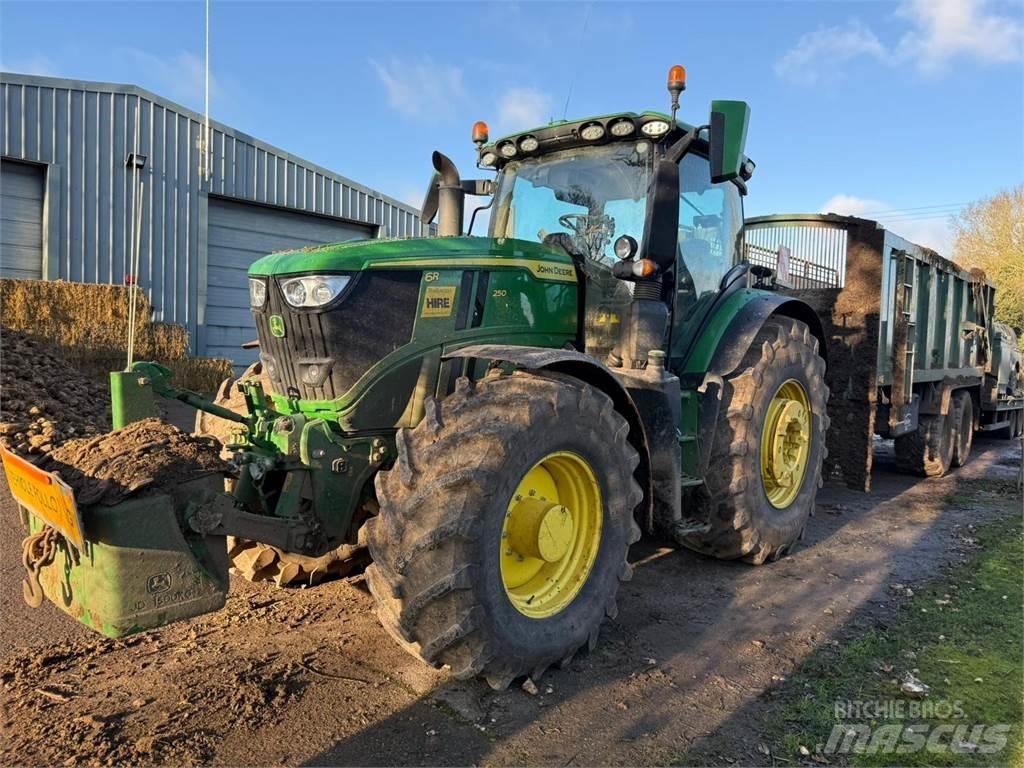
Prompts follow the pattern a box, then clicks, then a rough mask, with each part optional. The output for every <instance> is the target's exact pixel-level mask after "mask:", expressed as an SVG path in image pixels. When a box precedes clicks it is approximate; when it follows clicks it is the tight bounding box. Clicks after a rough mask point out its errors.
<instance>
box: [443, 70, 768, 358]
mask: <svg viewBox="0 0 1024 768" xmlns="http://www.w3.org/2000/svg"><path fill="white" fill-rule="evenodd" d="M677 69H678V70H681V68H675V67H674V68H673V72H672V74H671V75H670V81H669V90H670V92H672V94H673V109H672V116H669V115H666V114H663V113H659V112H643V113H639V114H638V113H632V112H628V113H626V112H623V113H616V114H611V115H604V116H599V117H591V118H585V119H583V120H575V121H556V122H554V123H551V124H550V125H547V126H544V127H542V128H536V129H532V130H529V131H524V132H522V133H517V134H514V135H511V136H505V137H503V138H501V139H498V140H497V141H494V142H491V141H490V140H489V137H488V131H487V127H486V125H485V124H484V123H477V124H476V125H475V126H474V129H473V140H474V142H475V143H476V144H477V148H478V162H477V166H478V167H479V168H481V169H486V170H494V171H496V174H497V177H496V179H495V180H494V181H468V182H463V181H461V179H459V178H458V174H457V172H455V171H454V165H452V164H451V162H450V161H448V160H447V158H444V157H443V156H441V155H439V153H435V168H437V170H438V173H437V174H435V177H434V180H433V181H432V183H431V187H430V189H429V191H428V196H427V200H426V202H425V204H424V218H425V219H428V220H429V219H432V218H433V215H434V213H435V212H436V211H437V210H438V196H439V195H441V198H440V199H441V208H442V210H441V227H440V229H441V234H442V235H445V234H449V235H454V234H461V218H462V199H461V195H462V194H464V193H465V192H469V193H471V194H481V193H482V194H490V195H493V199H492V200H491V201H490V202H489V203H488V204H487V205H486V206H484V207H485V208H490V209H491V215H490V221H489V231H488V235H489V236H490V237H491V238H494V239H498V240H508V239H511V240H521V241H531V242H534V243H539V244H541V245H542V246H544V247H545V248H547V249H550V250H552V251H555V252H559V253H564V254H566V255H568V256H569V257H571V258H572V260H573V262H574V264H575V265H576V268H577V272H578V273H579V275H580V277H581V279H580V281H579V285H580V290H581V294H582V295H581V303H582V304H583V307H584V312H583V322H582V324H581V325H582V327H581V337H582V338H581V341H582V343H583V346H584V349H585V351H586V352H587V354H589V355H592V356H594V357H597V358H598V359H601V360H605V361H606V362H608V363H609V364H610V365H612V366H613V367H623V366H625V367H626V368H643V367H645V366H646V360H647V355H648V353H649V352H650V351H651V350H652V349H655V348H656V349H659V350H663V351H665V352H666V353H667V355H668V357H669V358H670V360H672V361H675V362H677V363H678V362H681V361H682V360H683V358H684V357H685V356H686V353H687V349H688V342H689V341H690V340H692V339H693V337H694V331H696V329H697V327H698V326H699V324H700V322H701V321H702V320H703V319H704V318H705V317H706V316H707V315H708V311H709V309H710V308H711V306H712V305H713V304H714V302H715V298H716V296H718V295H719V294H720V292H721V290H722V289H724V287H725V286H723V285H722V280H723V278H724V276H726V275H727V274H734V273H730V269H731V268H732V267H733V266H734V265H736V264H739V263H740V262H741V259H742V238H743V233H742V228H743V203H742V195H743V194H744V193H745V192H746V186H745V182H746V181H747V180H748V179H749V178H750V176H751V174H752V172H753V168H754V164H753V162H752V161H750V160H749V159H747V158H746V157H745V156H744V155H743V153H742V149H743V143H744V140H745V136H746V127H747V121H748V117H749V109H748V107H747V105H746V104H745V103H743V102H728V101H716V102H713V103H712V108H711V118H710V120H709V123H708V124H707V125H702V126H692V125H688V124H686V123H683V122H681V121H677V120H676V119H675V118H674V114H675V108H676V106H677V102H678V94H679V92H680V91H681V90H683V88H685V73H681V72H677V71H676V70H677ZM453 193H454V195H453ZM445 195H447V197H445ZM445 203H448V205H447V207H448V211H445V210H444V208H445V207H446V206H445ZM478 210H479V209H478ZM474 219H475V212H474ZM734 276H735V274H734ZM638 303H640V304H639V307H637V306H636V305H637V304H638ZM635 309H639V310H640V311H635ZM637 324H639V326H638V327H636V326H637Z"/></svg>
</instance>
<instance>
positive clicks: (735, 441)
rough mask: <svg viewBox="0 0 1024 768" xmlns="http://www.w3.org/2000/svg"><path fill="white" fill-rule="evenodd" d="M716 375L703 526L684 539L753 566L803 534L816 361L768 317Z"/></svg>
mask: <svg viewBox="0 0 1024 768" xmlns="http://www.w3.org/2000/svg"><path fill="white" fill-rule="evenodd" d="M737 371H738V372H737V373H736V374H734V375H733V376H731V377H729V378H728V379H726V381H725V386H724V388H723V392H722V404H721V412H720V416H719V421H718V425H717V429H716V433H715V438H714V445H713V446H712V453H711V459H710V462H709V464H708V470H707V474H706V477H705V482H704V488H703V489H702V495H701V496H699V497H698V498H699V499H700V500H701V502H702V503H703V504H704V506H705V510H704V511H705V514H706V516H707V519H708V523H709V524H710V528H709V530H707V531H706V532H705V533H700V534H691V535H689V536H687V537H686V538H685V539H684V540H683V543H684V544H685V545H686V546H688V547H690V548H691V549H694V550H696V551H698V552H701V553H703V554H706V555H711V556H713V557H717V558H720V559H723V560H733V559H737V558H743V559H744V560H746V561H747V562H749V563H753V564H754V565H760V564H761V563H763V562H765V561H766V560H769V559H771V560H775V559H777V558H779V557H781V556H782V555H784V554H786V553H787V552H788V551H789V550H790V549H791V548H792V547H793V545H794V544H795V543H796V541H797V540H798V539H799V538H800V536H801V534H802V533H803V530H804V526H805V525H806V524H807V518H808V517H809V516H810V515H811V514H812V512H813V510H814V502H815V498H816V497H817V494H818V488H820V487H821V465H822V461H823V460H824V458H825V456H826V453H827V450H826V448H825V432H826V430H827V429H828V415H827V413H826V402H827V401H828V394H829V392H828V387H827V386H826V384H825V361H824V360H823V359H822V357H821V356H820V355H819V354H818V340H817V338H815V337H814V336H813V335H812V334H811V332H810V328H808V326H807V325H805V324H804V323H801V322H800V321H798V320H791V319H789V318H782V317H776V318H769V319H768V320H767V321H766V322H765V324H764V326H763V327H762V328H761V330H760V331H759V332H758V334H757V336H756V337H755V338H754V341H753V343H752V344H751V345H750V348H749V349H748V351H747V353H746V355H745V357H744V358H743V361H742V362H741V364H740V366H739V368H738V369H737Z"/></svg>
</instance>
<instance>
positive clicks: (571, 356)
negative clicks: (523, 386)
mask: <svg viewBox="0 0 1024 768" xmlns="http://www.w3.org/2000/svg"><path fill="white" fill-rule="evenodd" d="M444 357H445V358H466V359H480V360H491V361H494V362H504V363H509V364H511V365H513V366H515V367H516V368H521V369H523V370H527V371H552V372H555V373H562V374H565V375H567V376H572V377H573V378H575V379H579V380H580V381H583V382H586V383H587V384H590V385H592V386H595V387H597V388H598V389H600V390H601V391H602V392H604V393H605V394H606V395H608V397H610V398H611V400H612V404H613V405H614V406H615V410H616V411H618V412H619V413H620V414H621V415H622V417H623V418H624V419H626V422H627V423H628V424H629V436H628V439H629V443H630V445H632V446H633V448H634V449H635V450H636V452H637V453H638V454H639V455H640V464H639V466H638V467H637V470H636V473H635V474H636V478H637V481H638V482H639V483H640V487H641V489H642V490H643V492H644V499H643V502H641V511H642V514H643V518H642V519H643V520H644V521H645V524H646V525H647V526H648V527H649V526H650V521H651V519H652V516H653V504H654V490H653V486H652V479H651V454H650V448H649V445H648V442H647V433H646V431H645V430H644V424H643V421H642V420H641V418H640V411H639V410H638V409H637V407H636V403H634V402H633V398H631V397H630V396H629V392H627V391H626V388H625V387H624V386H623V385H622V384H621V383H620V382H619V380H618V379H617V378H616V377H615V374H614V373H612V371H611V370H610V369H609V368H608V367H607V366H605V365H603V364H602V363H600V362H598V361H597V360H595V359H594V358H593V357H590V356H588V355H585V354H583V353H582V352H577V351H575V350H571V349H549V348H545V347H521V346H514V345H505V344H477V345H473V346H469V347H462V348H461V349H458V350H455V351H452V352H448V353H446V354H445V355H444Z"/></svg>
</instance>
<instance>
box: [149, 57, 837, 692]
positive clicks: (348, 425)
mask: <svg viewBox="0 0 1024 768" xmlns="http://www.w3.org/2000/svg"><path fill="white" fill-rule="evenodd" d="M668 85H669V91H670V93H671V95H672V107H671V114H663V113H658V112H642V113H632V112H622V113H616V114H612V115H604V116H600V117H592V118H587V119H584V120H573V121H556V122H553V123H551V124H549V125H547V126H544V127H541V128H536V129H533V130H529V131H525V132H522V133H518V134H515V135H511V136H506V137H503V138H501V139H499V140H497V141H491V140H490V139H489V137H488V135H487V128H486V126H485V125H484V124H482V123H478V124H477V125H476V126H474V129H473V140H474V142H475V143H476V145H477V150H478V167H479V168H480V169H482V170H484V171H486V172H488V174H493V176H489V177H488V178H486V179H481V180H470V181H467V180H463V179H462V178H461V176H460V174H459V172H458V170H457V169H456V167H455V165H454V163H453V162H452V161H451V160H450V159H448V158H447V157H445V156H444V155H442V154H440V153H438V152H435V153H434V155H433V165H434V169H435V174H434V176H433V178H432V180H431V182H430V185H429V192H428V194H427V197H426V201H425V203H424V206H423V220H424V221H425V222H427V223H430V222H432V221H433V220H434V219H435V218H436V219H437V226H438V236H437V237H429V238H423V239H413V240H376V241H363V242H348V243H342V244H338V245H328V246H323V247H319V248H313V249H306V250H301V251H294V252H287V253H276V254H273V255H270V256H266V257H265V258H262V259H260V260H259V261H257V262H256V263H254V264H253V265H252V267H251V268H250V270H249V288H250V295H251V303H252V312H253V316H254V317H255V320H256V327H257V329H258V333H259V346H260V360H261V363H262V368H263V376H264V377H265V378H264V380H265V381H268V382H269V386H268V389H269V392H265V391H264V389H263V386H262V385H261V384H260V381H259V380H257V379H255V378H251V379H247V380H243V381H241V382H240V384H239V386H240V388H241V392H242V393H243V394H244V399H245V401H246V405H247V409H246V412H245V413H241V414H239V413H235V412H233V411H231V410H229V409H224V408H219V407H217V406H216V405H213V404H211V403H209V402H205V401H202V400H201V399H199V398H198V397H196V396H195V395H192V394H191V393H187V392H181V391H177V390H174V389H173V388H172V387H171V386H170V385H169V384H168V383H167V380H166V374H167V371H166V369H163V368H161V367H160V366H158V365H155V364H148V363H143V364H137V365H136V373H141V374H144V376H143V378H142V379H141V380H142V381H143V382H144V383H145V384H146V385H147V386H152V387H153V388H154V389H155V390H156V392H157V393H158V394H163V395H165V396H170V397H177V398H178V399H182V400H185V401H186V402H190V403H192V404H193V405H195V406H196V407H198V408H201V409H203V410H206V411H208V412H211V413H213V414H214V415H216V416H220V417H222V418H227V419H230V420H233V421H235V422H236V423H237V426H238V430H239V431H238V434H237V436H236V438H235V440H234V442H233V444H232V446H231V448H232V451H233V464H234V467H235V468H236V469H237V476H236V477H234V478H233V481H232V484H231V491H230V494H227V493H225V494H221V495H219V496H217V498H215V499H213V500H212V501H209V502H208V503H205V502H204V503H201V504H200V503H196V504H192V505H190V507H189V508H188V510H187V512H186V514H185V520H184V524H185V525H186V526H187V528H188V529H189V530H190V531H192V532H195V533H197V534H202V535H204V536H207V537H209V536H226V535H231V536H236V537H240V538H243V539H250V540H254V541H259V542H264V543H266V544H269V545H272V546H274V547H275V548H277V549H278V550H279V551H282V552H288V553H296V554H297V555H302V556H305V557H313V558H315V557H318V556H321V555H323V554H324V553H327V552H330V551H332V550H335V549H337V548H338V547H340V546H342V545H345V544H349V545H354V544H357V543H360V542H361V543H364V544H365V545H366V546H368V548H369V554H370V557H371V558H372V563H371V564H370V565H369V566H368V569H367V571H366V577H367V581H368V584H369V587H370V590H371V592H372V593H373V596H374V598H375V600H376V605H377V613H378V615H379V616H380V620H381V622H382V623H383V625H384V626H385V627H386V628H387V630H388V631H389V632H390V633H391V634H392V635H393V636H394V637H395V638H396V639H397V640H398V641H399V642H400V643H402V644H403V645H404V646H405V647H407V648H408V649H409V650H410V651H412V652H413V653H415V654H417V655H418V656H420V657H421V658H423V659H424V660H425V661H427V662H428V663H430V664H433V665H437V666H441V665H448V666H450V668H451V670H452V671H453V673H454V674H455V675H456V676H459V677H467V676H473V675H483V676H485V677H486V678H487V679H488V680H489V681H490V682H491V683H492V685H495V686H498V687H501V686H505V685H507V684H508V683H509V682H510V681H511V680H512V679H513V678H515V677H517V676H520V675H526V674H529V675H534V676H537V675H539V674H541V673H543V671H544V670H545V669H546V668H547V667H548V666H549V665H551V664H553V663H556V662H561V661H564V660H566V659H569V658H571V657H572V656H573V654H574V653H575V652H576V651H577V650H578V649H580V648H581V647H583V646H590V647H592V646H593V645H594V644H595V642H596V641H597V637H598V631H599V628H600V626H601V623H602V621H603V620H604V618H605V617H614V616H615V614H616V592H617V590H618V588H619V584H620V582H623V581H626V580H627V579H629V578H630V575H631V569H630V565H629V561H628V553H629V547H630V545H631V544H633V543H634V542H636V541H637V540H638V539H639V538H640V535H641V531H642V530H646V531H649V532H657V533H659V534H660V535H663V536H667V537H670V538H671V539H674V540H675V541H677V542H678V543H680V544H682V545H684V546H686V547H689V548H692V549H695V550H697V551H699V552H701V553H704V554H706V555H710V556H713V557H718V558H724V559H743V560H746V561H748V562H750V563H754V564H760V563H763V562H765V561H766V560H774V559H776V558H778V557H780V556H782V555H784V554H785V553H786V552H788V551H789V550H790V549H791V548H792V547H793V546H794V544H795V543H796V542H797V540H798V539H799V538H800V536H801V533H802V532H803V529H804V525H805V523H806V521H807V518H808V515H809V514H810V513H811V510H812V509H813V507H814V499H815V495H816V493H817V490H818V487H819V486H820V484H821V465H822V459H823V456H824V453H825V447H824V446H825V440H824V436H825V431H826V429H827V426H828V417H827V416H826V401H827V399H828V389H827V387H826V386H825V382H824V373H825V367H826V361H825V359H824V357H823V355H824V349H825V344H824V339H823V336H822V328H821V324H820V322H819V320H818V318H817V316H816V315H815V314H814V312H813V311H812V310H811V308H810V307H809V306H807V305H806V304H804V303H802V302H800V301H796V300H793V299H791V298H788V297H786V296H783V295H781V294H779V293H775V292H773V291H772V290H769V289H768V288H769V287H770V286H769V283H770V276H767V275H766V274H764V272H765V271H764V270H760V271H758V272H757V273H756V274H755V273H752V268H751V267H750V266H749V265H748V264H747V263H745V262H744V261H743V256H742V254H743V251H742V245H743V196H744V195H745V194H746V192H747V182H748V181H749V180H750V178H751V175H752V173H753V170H754V164H753V162H752V161H751V160H749V159H748V158H746V157H745V156H744V154H743V147H744V142H745V137H746V132H747V123H748V118H749V109H748V107H747V105H746V104H745V103H743V102H739V101H714V102H712V104H711V110H710V117H709V120H708V123H707V124H702V125H688V124H686V123H683V122H681V121H679V120H677V119H676V117H675V114H676V109H677V106H678V100H679V95H680V93H681V92H682V91H683V90H684V88H685V72H684V71H683V70H682V68H681V67H673V68H672V70H671V73H670V77H669V83H668ZM467 195H471V196H483V197H489V198H490V200H489V202H487V203H486V204H485V205H484V206H483V208H485V209H487V211H488V212H489V222H488V224H487V227H488V231H487V234H486V236H467V235H463V231H462V230H463V221H464V213H465V211H464V208H465V205H464V202H465V198H466V196H467ZM474 218H479V216H477V214H476V213H474ZM757 285H763V286H765V288H763V289H762V288H758V287H756V286H757ZM368 515H369V516H368Z"/></svg>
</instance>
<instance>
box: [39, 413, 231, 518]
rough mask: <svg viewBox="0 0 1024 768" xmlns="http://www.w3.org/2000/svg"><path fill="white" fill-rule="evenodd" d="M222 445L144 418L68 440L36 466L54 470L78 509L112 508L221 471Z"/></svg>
mask: <svg viewBox="0 0 1024 768" xmlns="http://www.w3.org/2000/svg"><path fill="white" fill-rule="evenodd" d="M219 452H220V443H218V442H217V441H216V440H214V439H213V438H210V437H200V436H197V435H193V434H190V433H187V432H182V431H181V430H180V429H178V428H177V427H175V426H173V425H171V424H168V423H167V422H165V421H162V420H161V419H158V418H150V419H143V420H142V421H137V422H134V423H132V424H129V425H128V426H126V427H123V428H122V429H118V430H115V431H114V432H108V433H106V434H103V435H98V436H96V437H91V438H82V439H79V440H70V441H68V442H66V443H65V444H64V445H62V446H61V447H59V448H57V449H55V450H54V451H53V452H52V453H50V454H49V455H48V456H46V457H45V458H44V459H43V460H42V461H41V462H40V466H41V467H42V468H43V469H45V470H46V471H48V472H56V473H58V474H59V475H60V476H61V479H62V480H64V482H66V483H67V484H68V485H70V486H71V487H72V489H74V491H75V499H76V500H77V502H78V503H79V504H80V505H82V506H90V505H93V504H104V505H107V506H113V505H114V504H118V503H120V502H121V501H124V499H125V498H127V497H128V496H131V495H140V496H141V495H150V494H157V493H164V492H166V491H170V490H173V489H174V488H176V487H177V486H179V485H181V484H182V483H186V482H188V481H189V480H195V479H197V478H199V477H202V476H204V475H209V474H213V473H222V472H225V471H226V470H227V464H225V463H224V461H222V460H221V459H220V457H219V456H218V454H219Z"/></svg>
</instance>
